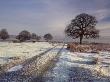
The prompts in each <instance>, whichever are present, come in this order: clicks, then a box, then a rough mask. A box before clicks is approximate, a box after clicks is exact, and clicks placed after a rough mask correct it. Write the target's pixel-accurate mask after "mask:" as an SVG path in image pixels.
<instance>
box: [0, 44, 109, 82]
mask: <svg viewBox="0 0 110 82" xmlns="http://www.w3.org/2000/svg"><path fill="white" fill-rule="evenodd" d="M66 48H67V45H66V44H65V45H63V43H54V44H52V43H48V42H35V43H31V42H27V43H25V42H24V43H9V42H1V43H0V65H1V67H0V68H1V71H0V82H109V81H110V74H109V73H110V52H107V51H101V52H99V53H98V54H97V53H81V52H70V51H69V50H67V49H66ZM40 55H41V56H40ZM95 57H96V58H99V59H100V61H98V64H93V62H92V59H93V58H95Z"/></svg>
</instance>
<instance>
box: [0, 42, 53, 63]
mask: <svg viewBox="0 0 110 82" xmlns="http://www.w3.org/2000/svg"><path fill="white" fill-rule="evenodd" d="M52 47H53V46H52V44H49V43H47V42H36V43H31V42H29V43H8V42H0V64H5V63H7V62H9V60H8V59H9V58H10V57H20V58H21V59H27V58H31V57H33V56H35V55H37V54H39V53H41V52H44V51H45V50H47V49H48V48H52Z"/></svg>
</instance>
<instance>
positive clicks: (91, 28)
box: [65, 13, 99, 44]
mask: <svg viewBox="0 0 110 82" xmlns="http://www.w3.org/2000/svg"><path fill="white" fill-rule="evenodd" d="M96 24H97V20H96V18H95V17H94V16H91V15H88V14H85V13H82V14H80V15H78V16H76V17H75V19H73V20H72V21H71V23H70V24H69V25H68V26H67V27H66V29H65V33H66V35H67V36H70V37H72V38H73V39H76V38H79V39H80V44H82V39H83V38H97V37H99V30H97V29H96V28H95V26H96Z"/></svg>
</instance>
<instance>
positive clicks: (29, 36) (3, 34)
mask: <svg viewBox="0 0 110 82" xmlns="http://www.w3.org/2000/svg"><path fill="white" fill-rule="evenodd" d="M9 37H10V35H9V34H8V31H7V29H1V31H0V39H2V40H6V39H8V38H9ZM43 38H44V39H45V40H46V41H51V40H52V39H53V36H52V35H51V34H50V33H47V34H45V35H44V36H43ZM16 39H17V40H19V41H20V42H25V41H26V40H32V41H33V42H35V41H39V40H41V36H38V35H37V34H36V33H30V32H29V31H27V30H23V31H21V32H20V33H19V34H18V35H17V36H16Z"/></svg>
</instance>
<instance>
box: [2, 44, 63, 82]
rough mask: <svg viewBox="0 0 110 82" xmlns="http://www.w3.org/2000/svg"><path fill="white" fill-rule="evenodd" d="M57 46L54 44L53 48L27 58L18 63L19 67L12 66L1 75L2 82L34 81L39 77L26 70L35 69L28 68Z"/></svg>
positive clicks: (59, 50) (58, 52)
mask: <svg viewBox="0 0 110 82" xmlns="http://www.w3.org/2000/svg"><path fill="white" fill-rule="evenodd" d="M56 47H57V46H54V47H53V48H50V49H48V50H46V51H44V52H43V53H41V54H39V55H36V56H34V57H32V58H30V59H27V60H26V61H25V62H23V63H22V64H20V65H18V67H17V66H15V67H12V68H11V69H9V70H8V71H7V72H5V73H3V74H1V75H0V82H33V79H35V78H37V76H33V75H32V74H31V73H29V74H28V73H26V74H25V72H30V71H33V69H29V70H27V69H28V68H29V67H31V66H32V65H33V64H35V65H36V63H37V59H38V58H40V57H43V56H45V54H47V53H50V52H51V51H52V50H53V49H55V48H56ZM62 49H63V47H62V48H59V49H58V51H57V55H59V54H60V52H61V50H62ZM16 68H19V69H17V70H16ZM35 71H36V70H35ZM37 82H38V81H37Z"/></svg>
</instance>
